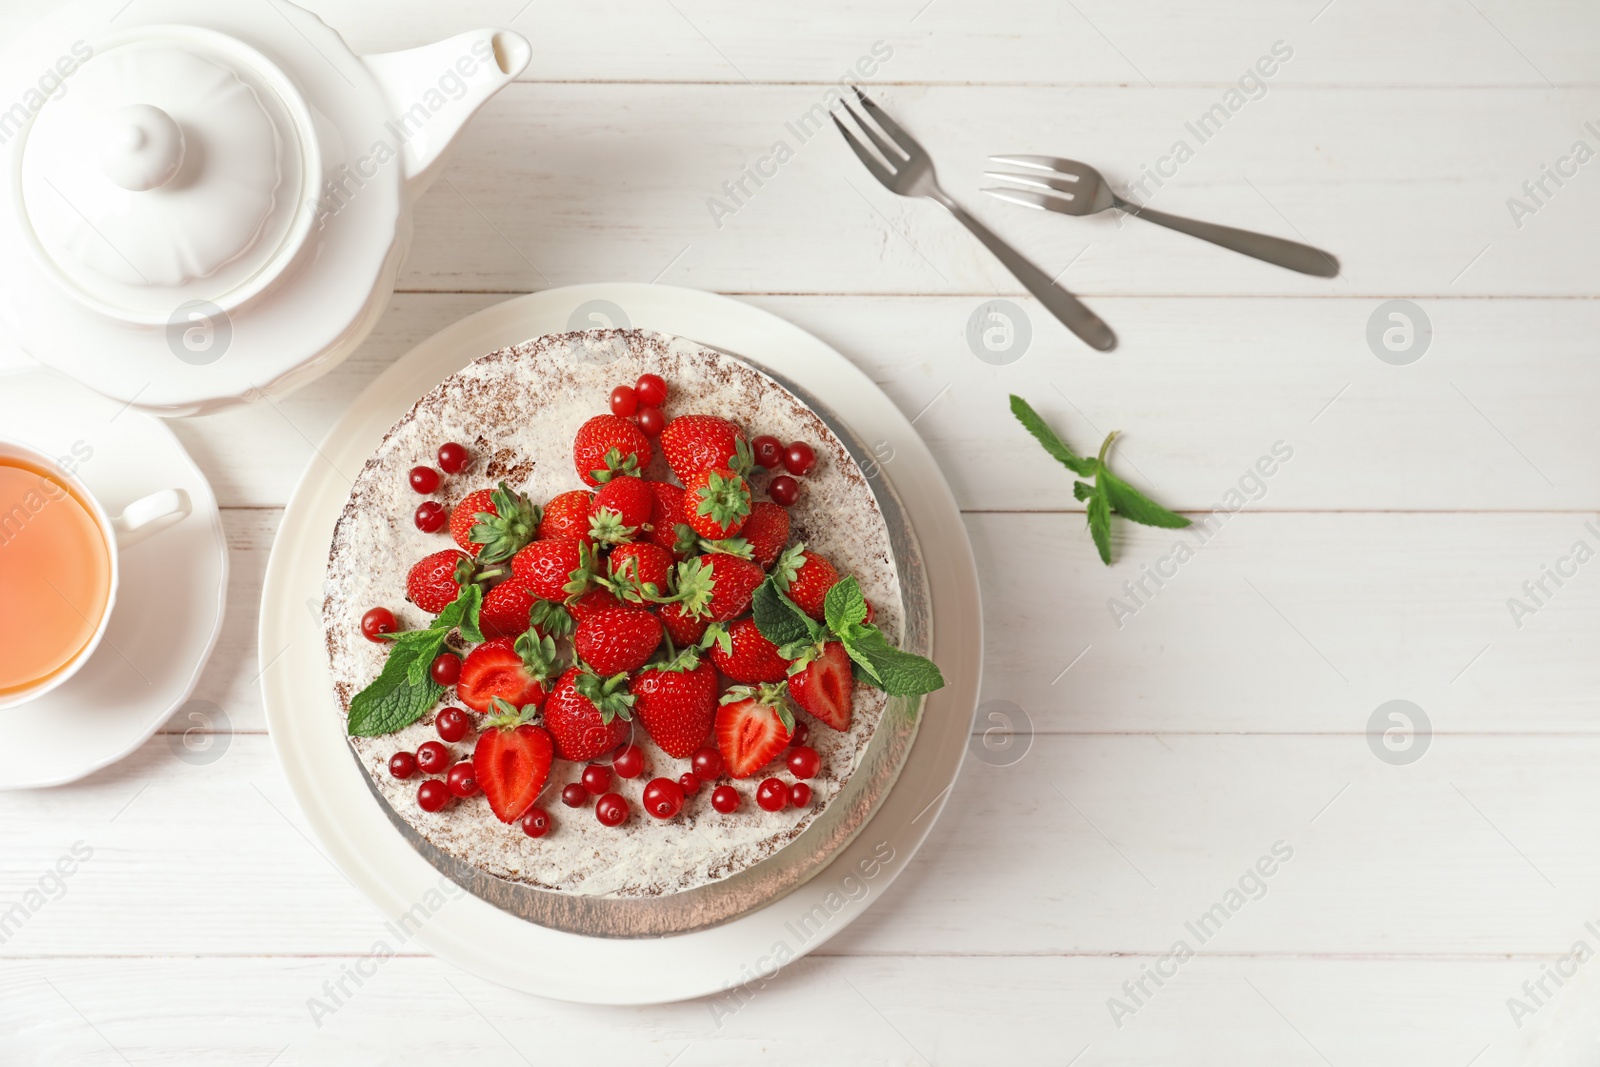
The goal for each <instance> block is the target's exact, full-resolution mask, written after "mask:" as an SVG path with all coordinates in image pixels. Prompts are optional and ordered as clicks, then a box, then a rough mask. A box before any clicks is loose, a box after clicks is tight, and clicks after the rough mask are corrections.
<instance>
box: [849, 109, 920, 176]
mask: <svg viewBox="0 0 1600 1067" xmlns="http://www.w3.org/2000/svg"><path fill="white" fill-rule="evenodd" d="M844 109H845V111H846V112H848V113H849V115H850V117H851V118H853V119H855V120H856V125H857V126H859V127H860V128H861V132H862V133H864V134H866V135H867V136H868V137H870V138H871V139H872V143H873V144H875V145H877V146H878V151H879V152H881V153H883V158H884V160H885V161H886V162H887V163H888V164H889V165H890V166H891V167H894V168H895V170H896V171H898V170H899V169H900V163H901V162H902V161H903V160H908V159H910V158H911V153H910V152H907V151H906V150H905V149H903V148H901V147H900V146H899V145H898V144H895V143H894V142H892V141H889V140H887V139H885V138H884V136H883V135H882V134H880V133H879V132H878V131H877V130H875V129H873V128H872V123H870V122H868V121H867V120H866V117H865V116H863V115H862V114H861V112H859V111H857V110H856V109H855V108H853V107H851V106H850V102H849V101H848V100H847V101H845V102H844Z"/></svg>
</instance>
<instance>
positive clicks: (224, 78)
mask: <svg viewBox="0 0 1600 1067" xmlns="http://www.w3.org/2000/svg"><path fill="white" fill-rule="evenodd" d="M320 177H321V160H320V158H319V152H318V146H317V139H316V136H315V130H314V128H313V127H312V124H311V116H310V113H309V111H308V110H307V108H306V105H305V102H304V101H303V100H302V98H301V96H300V94H299V92H298V91H297V90H296V88H295V86H294V84H293V82H291V81H290V80H289V78H288V77H286V76H285V75H284V74H283V72H282V71H280V70H279V69H278V68H277V67H276V66H275V65H274V64H272V63H271V62H270V61H269V60H268V59H267V58H266V57H265V56H263V55H261V53H259V52H257V51H255V50H254V49H252V48H250V47H249V46H248V45H245V44H243V43H242V42H240V41H239V40H237V39H235V38H233V37H229V36H227V35H225V34H221V33H217V32H215V31H213V30H208V29H203V28H200V27H195V26H175V25H144V26H139V27H135V28H130V29H128V30H126V31H124V32H122V33H119V34H117V35H115V36H113V37H109V38H106V39H103V40H101V41H98V42H97V46H96V48H95V50H94V52H93V54H92V55H91V56H90V58H88V59H87V60H86V61H84V62H83V64H82V65H81V66H80V67H79V68H78V69H77V71H76V72H75V73H74V74H73V77H72V82H71V86H70V91H67V92H62V93H60V94H59V95H57V96H55V97H53V98H51V99H49V100H48V101H47V102H46V103H45V104H44V106H43V107H42V108H40V110H39V112H38V114H37V115H36V116H35V118H34V120H33V122H32V124H31V126H30V127H29V129H28V131H27V140H26V142H25V143H24V144H23V145H21V146H20V151H19V154H18V178H19V182H18V185H19V190H20V197H21V203H20V205H19V206H20V208H21V212H20V214H21V215H22V216H23V233H24V236H25V238H28V239H29V243H30V244H31V245H32V247H33V251H34V252H35V254H36V256H37V258H38V259H39V260H40V262H41V263H42V265H43V266H44V267H45V269H46V272H47V273H48V274H50V275H51V276H52V277H53V278H54V280H55V281H57V282H58V283H59V284H60V285H62V286H63V287H64V288H65V289H66V290H67V291H68V292H69V293H70V294H71V295H72V296H73V297H74V298H76V299H77V300H78V301H80V302H81V303H83V304H85V305H87V306H88V307H90V308H92V309H94V310H96V311H98V312H100V313H102V314H104V315H107V316H109V317H111V318H114V319H118V320H122V321H125V322H130V323H143V324H161V323H165V322H167V321H168V319H169V316H170V315H171V313H172V309H173V308H174V307H176V306H179V305H180V304H183V303H184V302H186V301H193V300H204V301H208V302H209V303H211V304H214V305H216V306H217V307H219V308H222V309H223V310H229V309H232V308H234V307H237V306H238V305H240V304H242V303H244V302H245V301H247V300H249V299H250V298H251V297H252V296H255V295H256V294H258V293H259V292H261V291H262V290H263V289H265V288H266V287H267V286H269V285H270V284H271V283H272V282H273V280H274V279H275V278H277V276H278V275H279V274H280V273H281V272H282V271H283V269H284V267H285V266H286V265H287V264H288V263H289V261H290V260H292V259H293V258H294V256H295V254H296V253H297V252H298V251H299V249H300V248H301V246H302V245H303V244H304V243H305V241H306V237H307V235H308V233H309V232H310V230H311V227H312V223H313V222H314V220H315V215H316V212H315V200H316V191H317V186H318V183H319V182H320Z"/></svg>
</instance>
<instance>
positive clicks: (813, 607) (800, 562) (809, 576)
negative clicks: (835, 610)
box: [772, 544, 839, 620]
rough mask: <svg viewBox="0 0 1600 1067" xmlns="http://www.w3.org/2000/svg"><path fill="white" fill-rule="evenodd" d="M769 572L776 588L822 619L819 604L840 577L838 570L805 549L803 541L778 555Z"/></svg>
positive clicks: (818, 618) (814, 617)
mask: <svg viewBox="0 0 1600 1067" xmlns="http://www.w3.org/2000/svg"><path fill="white" fill-rule="evenodd" d="M772 574H773V577H774V578H776V579H777V584H778V588H779V589H781V590H783V591H784V592H785V593H788V594H789V599H790V600H792V601H794V602H795V603H796V604H798V605H800V610H801V611H804V612H805V613H806V614H807V615H810V616H811V617H812V618H813V619H817V620H821V618H822V604H823V601H824V600H825V599H826V598H827V596H828V590H830V589H832V588H833V587H834V584H835V583H836V582H838V580H839V572H838V571H836V570H834V569H833V564H831V563H829V562H828V561H827V560H825V559H823V558H822V557H821V556H819V555H817V554H816V553H815V552H807V551H806V546H805V545H803V544H799V545H794V546H792V547H791V548H788V549H786V550H785V551H784V553H783V555H781V556H779V557H778V562H777V564H776V565H775V566H774V567H773V569H772Z"/></svg>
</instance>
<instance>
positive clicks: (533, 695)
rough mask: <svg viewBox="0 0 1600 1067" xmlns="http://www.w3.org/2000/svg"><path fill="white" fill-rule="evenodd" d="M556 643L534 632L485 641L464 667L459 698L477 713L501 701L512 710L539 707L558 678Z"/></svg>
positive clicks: (474, 651)
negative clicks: (556, 672) (546, 691)
mask: <svg viewBox="0 0 1600 1067" xmlns="http://www.w3.org/2000/svg"><path fill="white" fill-rule="evenodd" d="M556 667H557V661H556V643H555V641H554V640H552V639H551V638H549V637H542V638H541V637H539V636H538V635H537V634H535V633H533V632H531V631H530V632H528V633H525V634H523V635H522V636H521V637H517V638H510V637H497V638H495V639H494V640H492V641H485V642H484V643H483V644H481V645H479V646H478V647H477V648H475V649H473V650H472V651H471V652H469V653H467V658H466V660H465V661H464V662H463V663H462V664H461V677H459V678H457V679H456V699H457V700H459V701H461V703H463V704H465V705H466V706H467V707H469V708H473V709H475V710H477V711H488V710H489V708H490V706H491V705H492V704H493V703H494V702H495V701H496V700H500V701H503V702H504V703H506V704H509V705H510V706H511V707H513V708H517V709H521V708H526V707H530V706H531V707H538V706H539V705H540V704H541V703H543V702H544V699H545V685H546V683H548V682H549V681H550V679H551V678H553V677H554V676H555V671H556Z"/></svg>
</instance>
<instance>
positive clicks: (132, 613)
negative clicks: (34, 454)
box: [0, 369, 228, 789]
mask: <svg viewBox="0 0 1600 1067" xmlns="http://www.w3.org/2000/svg"><path fill="white" fill-rule="evenodd" d="M0 427H4V430H5V433H6V435H7V436H8V437H15V438H18V439H20V440H22V441H26V442H28V443H29V444H31V445H33V446H34V447H36V448H38V449H40V450H41V451H43V452H45V453H47V454H49V455H69V454H71V453H72V446H73V444H74V443H75V442H82V445H87V446H88V447H89V448H90V449H93V454H92V455H91V456H89V457H88V458H87V459H86V460H85V461H84V462H83V463H82V465H81V466H79V468H78V476H79V477H80V478H82V479H83V482H84V484H85V485H87V486H88V487H89V489H90V491H91V492H93V493H94V495H95V496H96V497H97V498H98V499H99V500H100V502H101V503H102V504H104V505H105V509H106V511H107V512H109V513H110V514H112V515H115V514H117V513H118V512H120V511H121V510H122V509H123V508H124V507H126V506H127V505H128V504H130V503H132V502H133V501H135V500H137V499H139V498H140V497H142V496H146V495H148V494H150V493H153V492H156V491H157V490H161V489H170V488H177V489H184V490H186V491H187V492H188V494H189V500H190V503H191V504H192V506H193V509H194V510H193V511H192V512H191V513H190V514H189V515H187V516H185V517H184V519H183V520H182V521H181V522H179V523H178V524H177V525H175V526H173V527H172V528H171V529H168V530H164V531H162V532H161V533H159V534H156V535H155V536H154V537H151V538H150V539H149V540H147V541H144V542H142V543H140V544H137V545H134V546H133V547H131V548H128V549H125V550H124V551H123V552H122V555H121V565H122V582H121V585H120V587H119V588H118V590H117V605H116V607H115V608H114V609H113V613H112V617H111V625H110V627H109V628H108V629H107V631H106V636H105V639H104V640H102V641H101V642H100V647H99V648H98V649H97V650H96V651H95V653H94V657H93V658H92V659H91V660H89V662H88V663H85V664H84V665H83V668H82V669H81V670H80V671H78V673H77V674H76V675H74V676H73V677H72V678H70V679H69V680H68V681H67V682H66V683H65V684H63V685H62V686H61V687H60V688H59V689H56V690H54V691H52V692H49V693H46V694H45V695H44V696H42V697H40V698H38V699H37V700H32V701H29V702H28V703H26V704H23V705H20V706H19V707H15V708H9V709H6V710H4V711H0V733H3V734H4V736H5V739H6V748H7V750H9V751H11V752H25V753H27V758H26V759H11V760H4V761H0V789H28V788H34V787H38V786H48V785H61V784H62V783H64V782H71V781H76V780H77V779H79V778H82V777H83V776H84V775H87V774H90V773H92V772H94V771H97V770H99V769H100V768H102V767H105V766H107V765H109V764H112V763H115V762H116V761H117V760H119V759H121V758H122V757H124V756H126V755H128V754H129V753H130V752H132V751H134V750H135V749H137V748H138V747H139V746H140V745H142V744H144V743H145V741H146V740H148V739H149V737H150V735H151V734H153V733H155V732H156V730H157V729H158V728H159V727H160V726H161V724H162V723H164V722H166V721H167V718H168V716H170V715H171V714H172V713H173V711H175V710H176V709H177V708H178V707H179V706H181V705H182V704H183V702H184V701H186V700H188V699H189V696H190V694H191V693H193V692H194V687H195V682H196V681H198V680H199V677H200V672H201V670H203V669H204V668H205V665H206V660H207V659H209V658H210V656H211V650H212V648H213V647H215V645H216V643H217V634H218V633H219V632H220V631H221V629H222V612H223V604H224V601H225V599H226V596H227V587H228V545H227V541H226V540H225V539H224V537H223V534H222V517H221V515H220V514H219V513H218V511H217V498H216V497H215V496H214V495H213V494H212V492H211V485H210V483H208V482H207V481H206V479H205V475H203V474H201V473H200V469H199V468H198V467H196V466H195V465H194V461H193V460H191V459H190V458H189V454H188V453H187V452H185V451H184V450H183V446H182V445H181V444H179V443H178V439H177V438H176V437H174V436H173V435H172V431H171V430H169V429H167V427H166V424H165V423H163V422H162V421H161V420H160V419H157V418H153V417H151V416H149V415H145V414H141V413H140V412H138V411H134V410H131V409H126V408H125V407H124V405H122V404H118V403H116V402H114V401H111V400H107V399H106V398H105V397H103V396H101V395H99V394H98V393H95V392H93V391H91V390H89V389H88V388H86V387H84V386H81V385H78V384H77V383H75V382H73V381H71V380H70V379H68V378H66V377H65V376H64V375H61V374H59V373H57V372H55V371H51V370H43V369H38V370H28V371H21V372H14V373H4V374H0ZM82 445H80V450H81V448H82Z"/></svg>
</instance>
